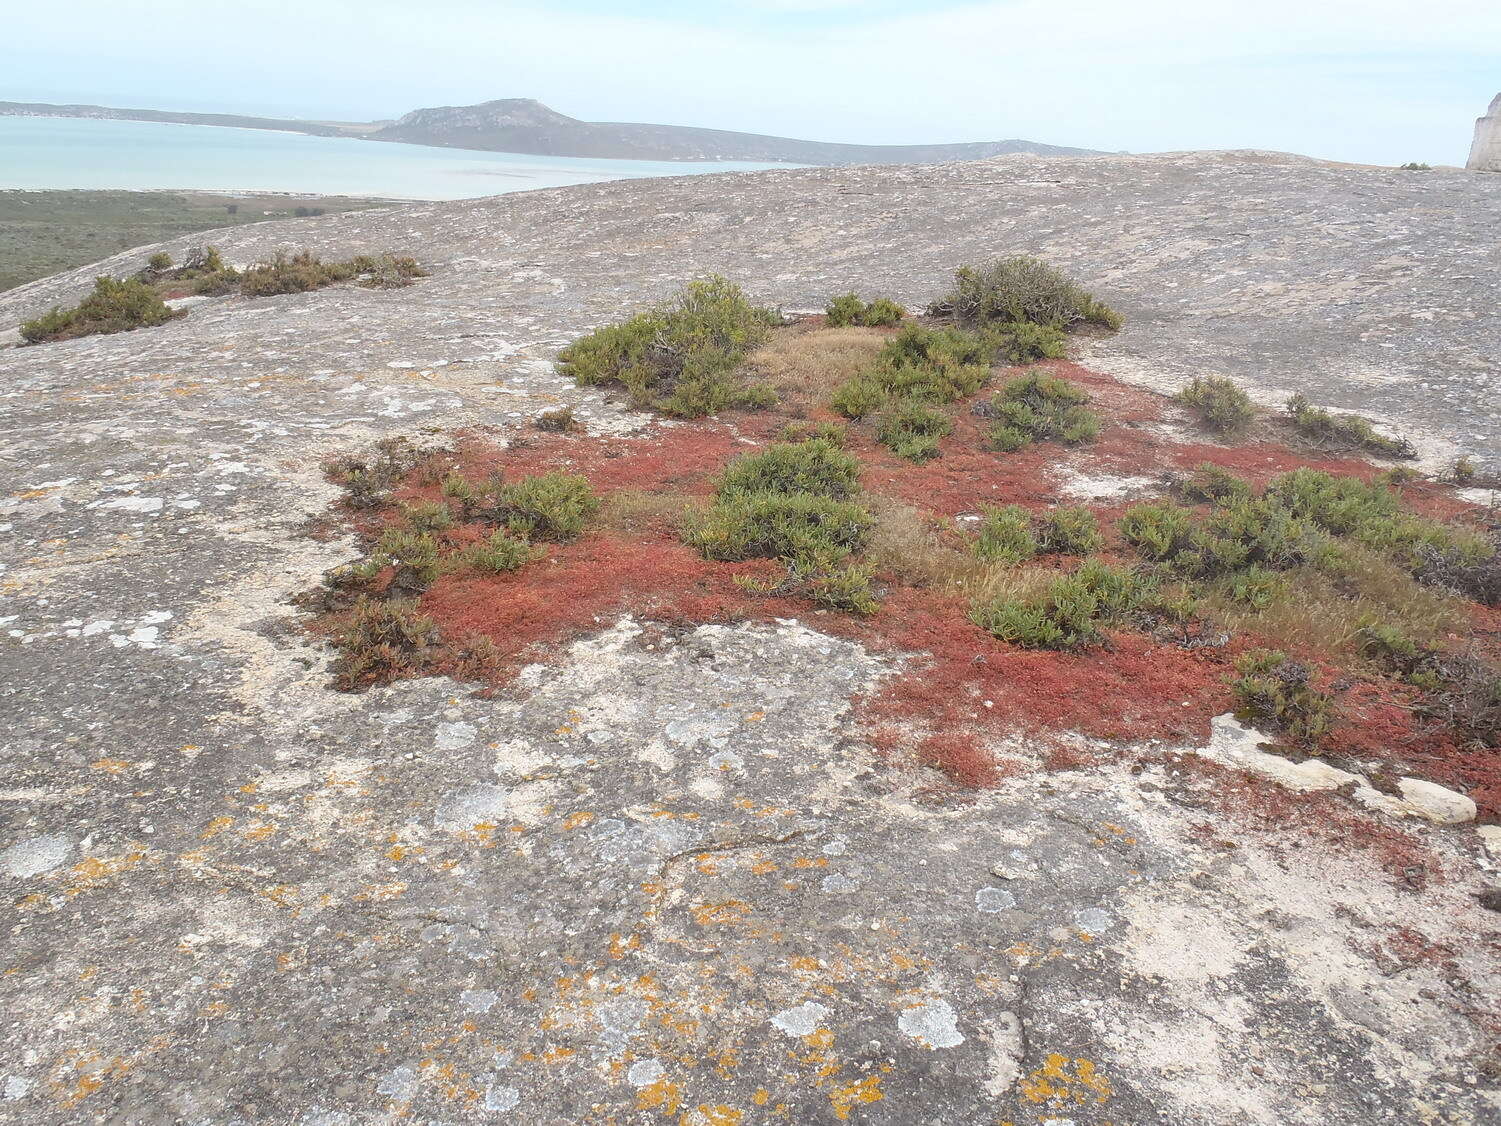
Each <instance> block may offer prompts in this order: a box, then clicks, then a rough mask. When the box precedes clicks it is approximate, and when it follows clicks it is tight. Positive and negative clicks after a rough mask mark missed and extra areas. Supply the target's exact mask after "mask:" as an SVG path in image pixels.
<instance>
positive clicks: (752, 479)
mask: <svg viewBox="0 0 1501 1126" xmlns="http://www.w3.org/2000/svg"><path fill="white" fill-rule="evenodd" d="M859 491H860V460H859V459H858V458H856V457H854V456H853V455H851V454H847V453H845V452H844V451H843V450H841V449H840V448H839V447H838V446H836V445H834V444H833V443H832V442H829V441H827V440H825V439H823V438H810V439H807V440H806V441H802V442H796V443H791V442H778V443H776V444H775V445H772V446H768V447H767V448H766V449H765V450H763V451H761V452H760V453H754V454H744V455H742V456H741V457H738V458H736V459H735V460H734V461H732V462H730V464H729V465H728V466H727V467H726V468H725V471H724V473H723V475H722V476H721V477H720V478H719V481H718V483H717V484H716V486H715V493H716V494H717V495H718V496H720V497H727V496H735V495H739V494H748V493H811V494H813V495H815V496H821V497H833V498H834V499H836V500H847V499H849V498H850V497H852V496H854V495H855V494H856V493H858V492H859Z"/></svg>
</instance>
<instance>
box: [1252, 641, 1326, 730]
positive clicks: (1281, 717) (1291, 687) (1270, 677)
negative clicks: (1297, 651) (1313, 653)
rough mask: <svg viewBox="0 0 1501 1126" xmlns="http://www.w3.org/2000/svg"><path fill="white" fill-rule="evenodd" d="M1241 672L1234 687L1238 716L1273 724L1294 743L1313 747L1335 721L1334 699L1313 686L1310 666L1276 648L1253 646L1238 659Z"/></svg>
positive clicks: (1263, 723)
mask: <svg viewBox="0 0 1501 1126" xmlns="http://www.w3.org/2000/svg"><path fill="white" fill-rule="evenodd" d="M1235 671H1236V672H1237V673H1239V675H1238V676H1237V677H1236V678H1235V680H1234V681H1233V683H1232V685H1231V687H1232V688H1233V689H1234V691H1235V698H1236V701H1237V702H1238V705H1239V706H1238V708H1237V715H1239V717H1240V718H1241V719H1243V720H1245V721H1247V722H1249V723H1257V724H1262V725H1265V726H1269V727H1271V728H1272V729H1273V730H1275V731H1277V732H1280V733H1281V734H1283V735H1286V736H1287V737H1288V738H1289V739H1291V740H1292V741H1293V742H1295V743H1297V744H1300V745H1303V746H1312V745H1314V744H1316V743H1318V741H1319V740H1320V739H1322V738H1323V737H1324V736H1325V735H1326V734H1328V732H1329V728H1330V726H1331V724H1332V723H1333V722H1334V700H1333V698H1332V697H1330V696H1328V695H1327V694H1325V693H1323V692H1320V691H1318V690H1317V689H1315V688H1314V687H1313V674H1312V672H1311V670H1310V669H1309V668H1308V666H1307V665H1305V664H1302V663H1301V662H1298V661H1292V660H1289V659H1288V657H1287V654H1286V653H1282V652H1280V651H1278V650H1275V649H1253V650H1251V651H1249V652H1247V653H1242V654H1241V655H1240V656H1239V657H1237V658H1236V660H1235Z"/></svg>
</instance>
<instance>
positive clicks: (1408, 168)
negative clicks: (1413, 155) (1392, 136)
mask: <svg viewBox="0 0 1501 1126" xmlns="http://www.w3.org/2000/svg"><path fill="white" fill-rule="evenodd" d="M1397 170H1398V171H1399V172H1432V171H1433V166H1432V165H1431V164H1420V163H1419V162H1417V161H1416V160H1410V161H1408V162H1407V163H1406V164H1399V165H1397Z"/></svg>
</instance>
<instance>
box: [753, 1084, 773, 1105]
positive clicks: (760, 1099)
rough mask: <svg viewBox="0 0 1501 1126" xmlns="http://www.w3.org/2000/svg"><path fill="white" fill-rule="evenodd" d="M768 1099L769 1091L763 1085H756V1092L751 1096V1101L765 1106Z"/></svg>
mask: <svg viewBox="0 0 1501 1126" xmlns="http://www.w3.org/2000/svg"><path fill="white" fill-rule="evenodd" d="M770 1101H771V1092H770V1091H768V1090H767V1089H766V1088H765V1087H757V1088H756V1093H755V1094H754V1095H752V1096H751V1102H753V1103H755V1104H756V1105H757V1106H765V1105H766V1104H767V1103H768V1102H770Z"/></svg>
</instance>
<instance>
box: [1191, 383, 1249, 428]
mask: <svg viewBox="0 0 1501 1126" xmlns="http://www.w3.org/2000/svg"><path fill="white" fill-rule="evenodd" d="M1174 398H1176V399H1177V400H1178V401H1179V402H1180V403H1183V404H1184V405H1185V406H1189V407H1192V408H1193V409H1194V410H1195V411H1196V412H1197V413H1198V415H1199V420H1200V421H1201V422H1202V423H1203V424H1204V427H1205V428H1206V429H1208V430H1213V431H1214V432H1215V433H1216V434H1224V435H1230V434H1238V433H1240V432H1241V431H1243V430H1245V429H1246V427H1248V426H1250V425H1251V420H1252V419H1254V418H1255V417H1256V408H1255V407H1253V406H1252V405H1251V397H1250V396H1249V395H1247V394H1246V393H1245V392H1244V391H1242V390H1241V389H1240V388H1239V387H1237V386H1236V385H1235V383H1234V382H1232V381H1231V380H1228V379H1225V378H1223V377H1221V376H1217V375H1208V376H1198V377H1195V378H1194V379H1193V381H1192V382H1190V383H1189V385H1188V386H1187V387H1185V388H1183V390H1181V391H1179V392H1178V394H1177V395H1175V396H1174Z"/></svg>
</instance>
